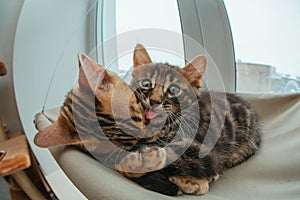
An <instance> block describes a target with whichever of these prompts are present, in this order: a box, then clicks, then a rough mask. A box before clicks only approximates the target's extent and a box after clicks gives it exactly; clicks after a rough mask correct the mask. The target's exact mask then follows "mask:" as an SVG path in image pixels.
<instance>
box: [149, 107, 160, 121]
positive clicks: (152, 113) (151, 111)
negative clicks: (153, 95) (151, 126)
mask: <svg viewBox="0 0 300 200" xmlns="http://www.w3.org/2000/svg"><path fill="white" fill-rule="evenodd" d="M157 116H158V113H157V112H155V111H154V109H153V107H151V108H150V109H147V110H146V119H154V118H155V117H157Z"/></svg>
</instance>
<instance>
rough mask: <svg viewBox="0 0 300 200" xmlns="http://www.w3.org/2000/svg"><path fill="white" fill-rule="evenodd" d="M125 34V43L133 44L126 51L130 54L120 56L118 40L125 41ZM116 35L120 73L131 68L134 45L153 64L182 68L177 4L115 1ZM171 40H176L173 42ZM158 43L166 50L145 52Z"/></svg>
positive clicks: (155, 0) (169, 1) (151, 0)
mask: <svg viewBox="0 0 300 200" xmlns="http://www.w3.org/2000/svg"><path fill="white" fill-rule="evenodd" d="M160 30H161V31H162V32H160ZM166 31H167V32H166ZM168 31H169V33H168ZM164 33H165V34H164ZM126 34H127V35H128V39H129V40H133V41H131V46H130V47H128V48H127V49H131V52H130V51H127V52H124V42H123V41H122V40H127V38H126ZM116 35H117V37H118V38H117V48H118V66H119V70H120V72H121V73H125V72H126V71H128V69H129V68H130V67H131V66H132V65H133V62H132V56H133V52H132V51H133V49H134V47H135V44H137V43H141V44H143V45H144V46H145V47H146V48H147V50H148V52H149V54H150V56H151V59H152V61H153V62H168V63H170V64H174V65H179V66H182V65H183V64H184V58H183V55H184V50H183V40H182V31H181V22H180V17H179V11H178V5H177V0H163V1H162V0H129V1H116ZM124 35H125V39H124V37H123V36H124ZM172 35H173V36H174V35H176V36H175V37H172ZM160 36H161V37H160ZM168 36H169V37H168ZM172 38H176V41H174V40H175V39H172ZM160 41H161V43H163V42H168V43H169V44H171V45H169V46H170V49H163V47H161V48H160V47H157V48H154V49H153V48H152V49H151V48H149V49H148V47H153V46H154V45H155V43H159V42H160ZM174 52H177V53H174ZM178 54H179V55H178Z"/></svg>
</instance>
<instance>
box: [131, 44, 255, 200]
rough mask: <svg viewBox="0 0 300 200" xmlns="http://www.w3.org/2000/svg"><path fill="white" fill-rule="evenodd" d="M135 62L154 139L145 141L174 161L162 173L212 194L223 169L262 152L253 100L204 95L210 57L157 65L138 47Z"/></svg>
mask: <svg viewBox="0 0 300 200" xmlns="http://www.w3.org/2000/svg"><path fill="white" fill-rule="evenodd" d="M134 59H140V60H138V61H135V62H134V63H138V64H139V65H135V68H134V70H133V72H132V76H133V79H132V82H131V86H132V87H133V88H134V90H135V92H136V95H137V97H138V98H140V99H141V101H142V103H143V106H144V109H145V112H146V116H147V110H148V116H149V117H148V122H147V124H148V126H147V129H148V132H149V137H146V138H143V139H142V140H141V141H140V143H142V144H144V145H148V146H151V145H154V146H160V147H164V148H165V149H166V150H167V153H168V155H167V157H168V159H170V160H172V161H174V162H170V163H169V165H167V166H165V168H163V169H161V170H159V172H160V173H162V174H163V175H164V176H165V177H167V178H168V179H169V180H170V181H171V182H172V183H174V184H176V185H178V187H179V188H180V189H181V190H182V191H183V192H184V193H188V194H196V195H200V194H203V193H205V192H207V191H208V187H209V186H208V184H209V183H210V182H211V181H213V180H216V177H219V174H221V173H222V172H223V170H225V169H227V168H230V167H234V166H236V165H238V164H240V163H242V162H244V161H245V160H247V159H248V158H249V157H251V156H252V155H253V154H255V152H256V151H257V150H258V149H259V146H260V143H261V133H260V128H259V122H258V116H257V114H256V112H255V110H254V108H253V107H252V106H251V105H250V104H249V103H248V102H246V101H244V100H243V99H241V98H239V97H238V96H236V95H234V94H228V93H227V94H224V93H216V92H212V91H211V92H208V91H202V92H200V90H199V87H200V86H201V82H202V77H203V74H204V72H205V70H206V65H207V62H206V58H205V57H204V56H198V57H196V58H195V59H194V60H193V61H192V62H190V63H189V64H187V65H186V66H185V67H184V68H179V67H176V66H171V65H169V64H153V63H152V62H151V59H150V57H149V55H148V53H147V52H146V50H145V49H144V47H143V46H142V45H138V46H137V47H136V50H135V56H134ZM174 86H175V87H174ZM172 91H173V92H174V91H175V93H176V95H173V94H172ZM157 113H158V115H157ZM156 115H157V116H156ZM165 115H166V116H165ZM154 116H156V117H154ZM222 118H223V119H222ZM156 127H160V128H159V129H156ZM150 133H151V134H150ZM206 150H211V151H206ZM170 187H171V186H170Z"/></svg>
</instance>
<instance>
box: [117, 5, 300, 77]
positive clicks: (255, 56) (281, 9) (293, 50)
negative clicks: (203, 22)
mask: <svg viewBox="0 0 300 200" xmlns="http://www.w3.org/2000/svg"><path fill="white" fill-rule="evenodd" d="M224 2H225V5H226V8H227V12H228V16H229V20H230V24H231V28H232V34H233V40H234V48H235V54H236V60H241V61H244V62H252V63H257V64H267V65H271V66H273V67H276V70H277V72H279V73H284V74H292V75H297V76H300V0H224ZM116 11H117V18H118V19H117V31H118V33H119V34H120V33H122V32H126V31H130V30H133V29H137V28H146V27H153V28H162V29H169V30H173V31H180V30H181V27H180V18H179V14H178V8H177V1H176V0H163V1H162V0H151V1H149V0H130V1H117V10H116ZM128 13H130V14H128Z"/></svg>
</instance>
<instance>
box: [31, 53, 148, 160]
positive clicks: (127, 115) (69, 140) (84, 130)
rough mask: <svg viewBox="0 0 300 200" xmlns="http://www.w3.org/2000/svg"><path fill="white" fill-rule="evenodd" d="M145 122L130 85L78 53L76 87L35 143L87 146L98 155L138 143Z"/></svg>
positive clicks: (36, 137)
mask: <svg viewBox="0 0 300 200" xmlns="http://www.w3.org/2000/svg"><path fill="white" fill-rule="evenodd" d="M113 107H114V108H113ZM144 121H145V120H144V114H143V108H142V106H141V103H138V102H137V99H136V97H135V95H134V93H133V91H132V90H131V89H130V87H129V86H128V85H127V84H126V83H125V82H124V81H123V80H122V79H121V78H119V77H118V76H117V75H116V74H114V73H112V72H109V71H108V70H105V68H104V67H102V66H101V65H99V64H97V63H95V62H94V61H93V60H91V59H90V58H88V57H87V56H85V55H83V54H80V55H79V78H78V84H77V86H76V87H74V88H73V89H72V90H71V92H69V93H68V94H67V96H66V98H65V101H64V103H63V106H62V107H61V112H60V115H59V117H58V120H57V121H56V122H55V123H54V124H52V125H51V126H49V127H47V128H45V129H43V130H41V131H39V132H38V133H37V135H36V136H35V139H34V142H35V144H36V145H37V146H39V147H46V148H48V147H51V146H56V145H70V144H73V145H78V146H81V147H83V146H87V147H88V149H89V150H92V151H93V152H94V153H98V154H106V153H111V152H112V151H114V150H115V149H116V148H119V147H121V148H122V149H124V150H128V149H131V148H132V147H133V146H134V145H135V144H136V143H137V142H138V140H139V136H138V135H139V134H141V129H142V128H143V127H144ZM108 139H109V140H110V141H111V142H112V143H113V144H114V145H111V143H110V142H107V141H108Z"/></svg>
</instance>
